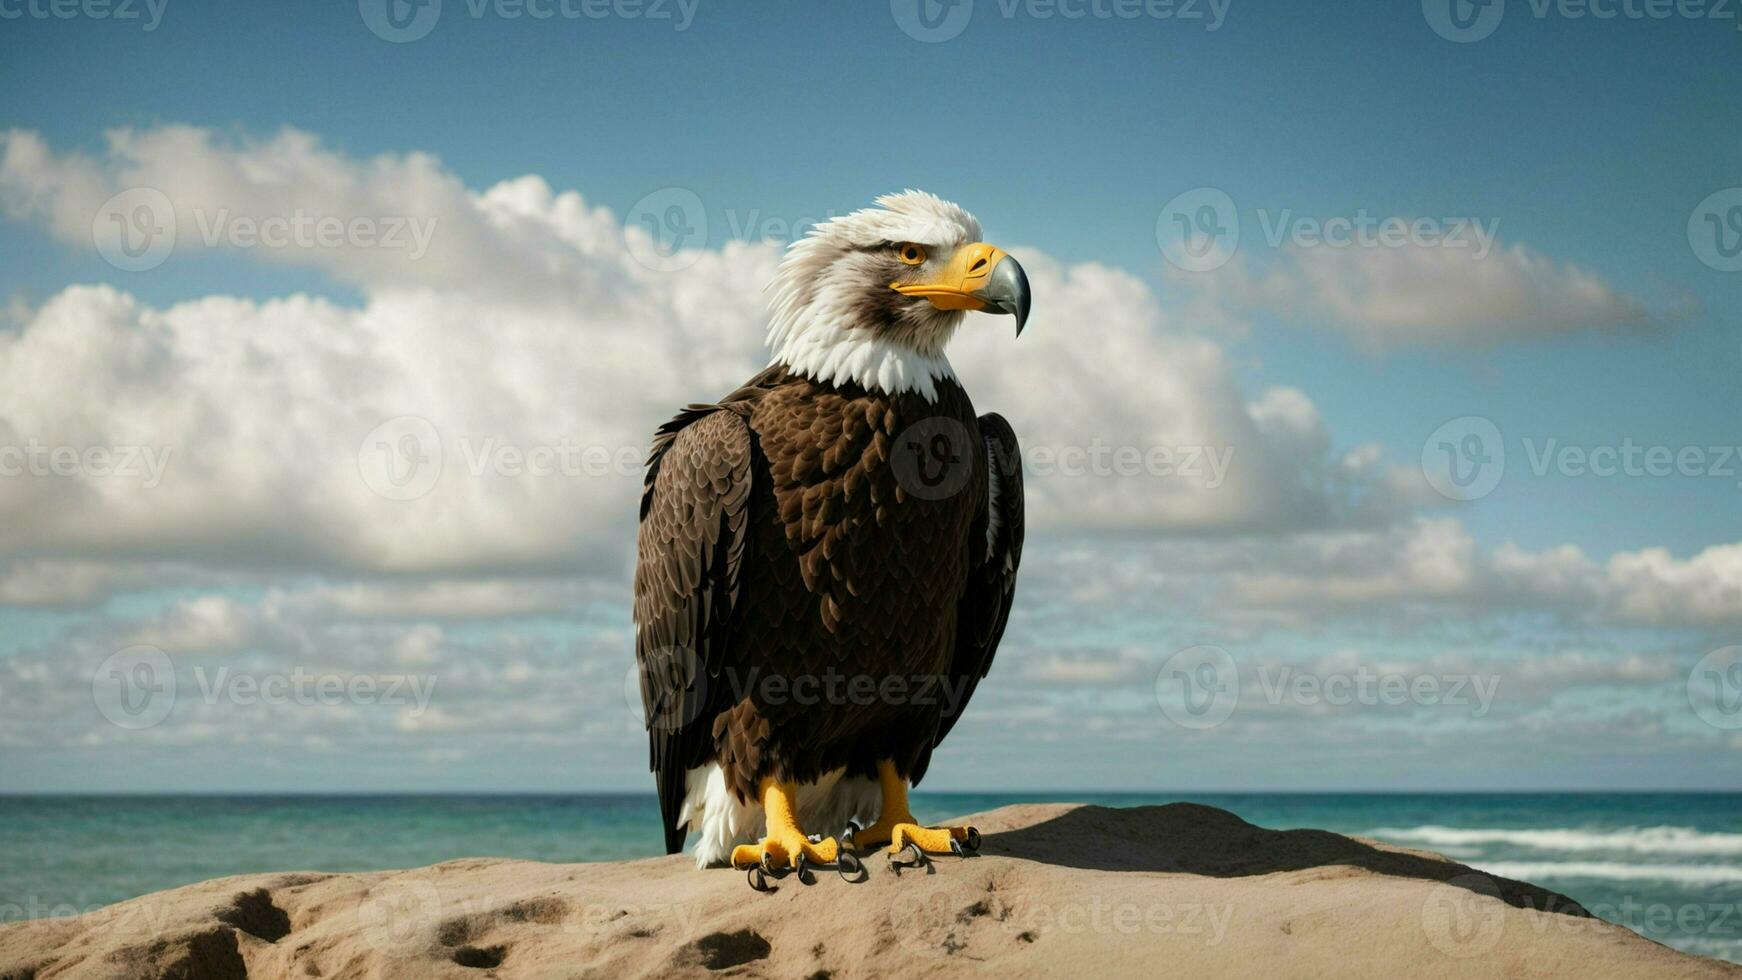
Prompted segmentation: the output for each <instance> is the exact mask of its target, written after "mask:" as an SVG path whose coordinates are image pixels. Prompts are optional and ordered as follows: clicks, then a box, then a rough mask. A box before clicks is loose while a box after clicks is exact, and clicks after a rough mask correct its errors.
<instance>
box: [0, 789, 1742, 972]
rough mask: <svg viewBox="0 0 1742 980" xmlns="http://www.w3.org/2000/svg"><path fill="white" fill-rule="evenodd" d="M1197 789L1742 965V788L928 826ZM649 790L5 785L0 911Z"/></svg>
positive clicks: (450, 841) (563, 835)
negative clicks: (152, 793)
mask: <svg viewBox="0 0 1742 980" xmlns="http://www.w3.org/2000/svg"><path fill="white" fill-rule="evenodd" d="M1060 799H1068V800H1078V801H1082V802H1090V803H1101V804H1106V805H1109V806H1132V805H1137V804H1145V803H1168V802H1175V801H1178V800H1188V799H1189V800H1191V801H1193V802H1198V803H1206V804H1209V805H1211V806H1218V807H1223V808H1225V809H1228V810H1232V811H1233V812H1235V813H1237V814H1239V815H1240V816H1242V817H1244V818H1245V819H1247V820H1249V821H1251V822H1252V823H1256V824H1259V825H1261V826H1265V827H1273V828H1277V829H1289V828H1297V827H1318V828H1322V829H1326V830H1334V831H1339V832H1342V833H1352V834H1361V835H1364V836H1368V837H1375V838H1379V839H1381V840H1387V841H1392V842H1395V843H1399V844H1404V845H1408V846H1412V847H1419V848H1425V849H1428V850H1434V851H1439V852H1441V853H1444V854H1447V855H1449V856H1451V857H1454V858H1456V859H1457V860H1459V861H1462V862H1463V863H1465V864H1468V865H1471V866H1472V867H1475V868H1478V869H1481V870H1484V871H1488V872H1491V873H1493V874H1496V875H1502V876H1505V877H1509V878H1520V879H1523V880H1526V881H1532V882H1535V883H1537V884H1540V885H1543V886H1544V887H1547V888H1551V889H1554V890H1555V891H1558V892H1561V893H1562V894H1565V895H1568V896H1570V897H1572V898H1573V899H1575V900H1577V901H1579V902H1581V903H1583V904H1584V905H1585V906H1586V907H1587V908H1589V909H1590V910H1591V911H1593V912H1595V913H1596V914H1598V915H1601V916H1603V917H1604V918H1607V919H1610V920H1611V921H1616V922H1619V923H1621V924H1622V925H1625V926H1627V927H1629V928H1631V929H1633V930H1634V931H1636V932H1639V933H1641V934H1643V935H1646V936H1649V937H1650V938H1652V939H1655V940H1657V941H1659V942H1662V943H1665V944H1668V945H1670V946H1674V947H1676V948H1678V949H1682V950H1686V951H1688V952H1691V953H1697V954H1700V955H1703V956H1715V957H1719V958H1722V959H1728V960H1731V961H1734V962H1742V794H1660V793H1653V794H1636V793H1626V794H1528V795H1527V794H1187V795H1181V796H1171V795H1167V794H1103V795H1096V794H1089V795H1085V794H1081V793H1039V794H1032V793H1031V794H926V793H916V794H915V795H914V800H913V803H914V811H915V814H916V815H917V816H918V817H919V818H920V819H922V820H933V819H943V818H945V817H949V816H953V815H957V814H962V813H969V812H973V811H977V810H984V809H990V808H992V807H996V806H1002V805H1004V804H1007V803H1018V802H1039V801H1046V800H1060ZM657 829H658V808H657V806H656V804H655V802H654V799H653V797H652V796H651V795H646V796H640V795H620V796H164V797H148V796H111V797H91V796H0V921H15V920H18V919H23V918H38V917H43V916H49V915H66V914H71V913H73V912H76V911H84V910H89V909H92V908H95V907H99V906H102V905H106V904H108V903H111V902H117V901H120V900H122V899H127V898H132V897H134V896H137V895H142V894H145V893H147V892H152V891H157V890H160V889H164V888H173V887H175V886H177V885H184V884H188V883H190V882H195V881H201V880H204V879H207V878H213V877H218V876H222V875H233V874H246V873H252V872H263V871H288V870H299V871H364V870H379V869H386V868H410V867H418V866H421V865H426V864H431V863H434V862H437V861H444V860H448V859H451V858H458V857H477V856H497V857H517V858H529V859H533V860H538V861H563V862H566V861H603V860H612V859H617V858H629V857H645V856H649V855H654V854H658V853H660V852H661V847H660V843H659V835H658V832H657Z"/></svg>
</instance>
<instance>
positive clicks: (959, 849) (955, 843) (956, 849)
mask: <svg viewBox="0 0 1742 980" xmlns="http://www.w3.org/2000/svg"><path fill="white" fill-rule="evenodd" d="M950 853H951V854H954V855H955V856H956V857H959V858H965V857H967V856H968V849H967V848H966V847H963V846H962V842H961V841H959V840H956V839H955V838H954V837H951V838H950Z"/></svg>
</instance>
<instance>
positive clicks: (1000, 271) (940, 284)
mask: <svg viewBox="0 0 1742 980" xmlns="http://www.w3.org/2000/svg"><path fill="white" fill-rule="evenodd" d="M889 288H890V289H893V290H895V291H896V292H898V293H901V294H902V295H904V296H923V297H925V298H926V299H928V300H930V301H931V304H932V305H933V306H935V307H937V308H938V309H940V310H984V311H986V312H988V313H1008V314H1010V315H1012V316H1014V317H1016V333H1017V335H1018V336H1020V335H1021V334H1022V327H1023V325H1024V324H1026V323H1027V322H1028V309H1029V296H1028V274H1027V273H1025V272H1023V271H1022V265H1021V264H1020V263H1018V262H1017V261H1016V260H1015V259H1013V258H1011V257H1010V255H1009V254H1008V253H1006V252H1005V251H1004V250H1003V249H1001V248H999V247H997V246H996V245H988V244H986V243H985V242H973V243H972V244H968V245H963V246H962V247H961V248H958V249H956V254H954V255H952V256H950V261H949V263H948V264H947V265H945V266H944V268H943V270H942V271H941V272H939V273H938V276H937V278H936V279H933V280H930V281H928V282H892V283H890V284H889Z"/></svg>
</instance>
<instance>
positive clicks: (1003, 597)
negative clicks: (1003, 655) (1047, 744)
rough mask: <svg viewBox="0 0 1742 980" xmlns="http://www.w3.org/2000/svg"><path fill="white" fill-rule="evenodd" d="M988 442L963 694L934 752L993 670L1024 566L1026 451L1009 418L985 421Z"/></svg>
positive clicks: (959, 616) (964, 625)
mask: <svg viewBox="0 0 1742 980" xmlns="http://www.w3.org/2000/svg"><path fill="white" fill-rule="evenodd" d="M980 434H981V436H982V437H983V438H984V439H985V441H986V461H987V463H988V466H987V480H988V483H987V493H986V509H985V511H984V512H982V513H981V514H980V515H979V516H978V517H976V518H975V520H974V523H973V526H972V529H971V533H970V534H969V535H968V548H969V560H968V585H967V589H966V590H965V591H964V592H963V593H962V599H961V601H960V602H959V603H957V605H956V653H955V657H954V658H953V660H952V661H951V664H950V677H949V678H948V683H949V684H950V689H951V690H952V691H954V690H960V691H961V695H960V697H959V698H958V699H957V700H955V701H954V703H953V704H951V703H946V704H945V706H944V711H943V713H942V715H941V716H940V717H939V718H938V728H937V734H936V735H934V736H933V737H932V747H933V748H935V747H936V746H937V745H939V744H940V743H942V742H943V740H944V736H946V735H948V734H949V733H950V729H951V728H952V727H954V726H955V724H956V719H958V718H960V717H961V716H962V712H963V711H964V710H966V709H967V707H968V700H969V699H970V698H972V697H973V695H974V689H975V688H976V687H978V686H979V684H980V678H982V677H985V676H986V672H987V671H988V670H990V669H991V668H992V656H993V654H995V653H996V652H997V651H998V641H999V640H1000V639H1002V638H1003V636H1004V626H1005V624H1006V623H1008V622H1009V621H1010V603H1011V600H1012V599H1014V598H1015V596H1016V570H1017V567H1018V566H1020V565H1021V564H1022V531H1023V513H1022V449H1021V447H1020V446H1019V445H1018V444H1017V442H1016V431H1015V430H1014V429H1012V428H1011V427H1010V423H1009V422H1006V421H1004V416H1002V415H999V414H997V413H990V414H987V415H982V416H980ZM930 762H931V751H930V750H929V749H928V750H927V751H925V752H923V753H921V754H920V757H919V759H918V761H917V763H916V764H915V766H914V769H913V773H912V777H911V778H912V781H913V782H914V783H915V784H916V785H917V784H918V783H919V781H920V779H921V778H923V777H924V776H925V770H926V766H927V765H928V764H929V763H930Z"/></svg>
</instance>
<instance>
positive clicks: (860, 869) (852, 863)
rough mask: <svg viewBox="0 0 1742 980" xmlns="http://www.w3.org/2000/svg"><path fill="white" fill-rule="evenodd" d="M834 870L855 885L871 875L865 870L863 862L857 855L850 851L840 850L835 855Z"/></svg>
mask: <svg viewBox="0 0 1742 980" xmlns="http://www.w3.org/2000/svg"><path fill="white" fill-rule="evenodd" d="M835 871H836V872H838V873H839V874H840V876H841V877H842V878H844V879H846V880H847V881H850V882H852V883H853V884H855V885H856V884H858V883H859V882H861V881H864V880H866V879H867V878H869V877H871V875H870V874H869V873H868V872H866V870H865V862H863V861H861V860H859V856H858V855H857V854H853V853H851V852H850V851H842V852H841V853H840V854H839V855H837V856H836V858H835Z"/></svg>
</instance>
